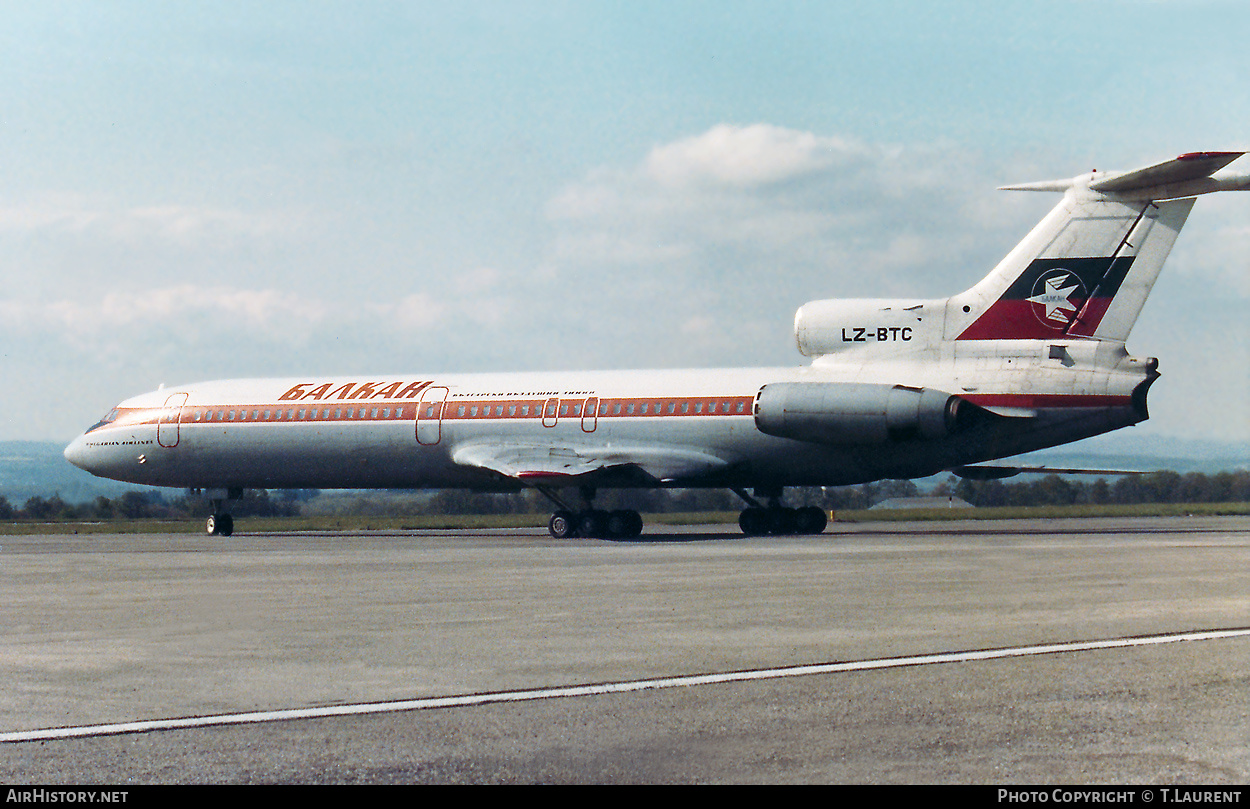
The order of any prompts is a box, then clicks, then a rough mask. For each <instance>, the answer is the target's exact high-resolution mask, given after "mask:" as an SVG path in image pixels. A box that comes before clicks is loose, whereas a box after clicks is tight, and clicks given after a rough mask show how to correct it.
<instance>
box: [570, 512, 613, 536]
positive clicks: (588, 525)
mask: <svg viewBox="0 0 1250 809" xmlns="http://www.w3.org/2000/svg"><path fill="white" fill-rule="evenodd" d="M610 519H611V518H610V516H609V515H608V512H606V511H603V510H602V509H597V508H596V509H591V510H590V511H583V512H582V513H581V514H578V515H577V535H578V536H579V537H593V538H595V539H603V538H604V537H606V536H608V524H609V521H610Z"/></svg>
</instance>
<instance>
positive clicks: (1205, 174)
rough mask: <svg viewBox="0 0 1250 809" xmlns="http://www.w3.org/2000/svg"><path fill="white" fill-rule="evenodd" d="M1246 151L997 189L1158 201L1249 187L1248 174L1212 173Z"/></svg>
mask: <svg viewBox="0 0 1250 809" xmlns="http://www.w3.org/2000/svg"><path fill="white" fill-rule="evenodd" d="M1244 154H1245V152H1190V153H1188V154H1183V155H1180V156H1179V157H1177V158H1175V159H1174V160H1168V161H1165V162H1163V163H1157V164H1155V165H1153V166H1146V167H1145V168H1140V169H1133V170H1132V171H1111V172H1100V171H1093V172H1091V173H1089V174H1084V175H1081V176H1080V177H1073V178H1072V179H1068V180H1044V181H1042V182H1037V183H1020V184H1017V185H1004V186H1000V188H999V190H1000V191H1060V192H1062V191H1067V190H1069V189H1072V188H1082V189H1088V190H1089V191H1092V192H1094V193H1095V194H1102V195H1108V196H1112V197H1115V198H1119V199H1134V200H1161V199H1178V198H1180V197H1190V196H1196V195H1198V194H1210V193H1212V192H1214V191H1246V190H1250V174H1224V175H1221V176H1218V177H1216V176H1212V175H1214V174H1215V172H1217V171H1219V170H1220V169H1222V168H1224V167H1225V166H1227V165H1229V164H1230V163H1232V162H1233V161H1234V160H1236V159H1237V158H1239V157H1241V156H1242V155H1244Z"/></svg>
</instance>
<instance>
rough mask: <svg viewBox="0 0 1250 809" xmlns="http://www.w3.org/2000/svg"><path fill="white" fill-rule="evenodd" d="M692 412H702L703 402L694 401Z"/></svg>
mask: <svg viewBox="0 0 1250 809" xmlns="http://www.w3.org/2000/svg"><path fill="white" fill-rule="evenodd" d="M694 412H696V413H702V412H703V402H696V403H695V406H694Z"/></svg>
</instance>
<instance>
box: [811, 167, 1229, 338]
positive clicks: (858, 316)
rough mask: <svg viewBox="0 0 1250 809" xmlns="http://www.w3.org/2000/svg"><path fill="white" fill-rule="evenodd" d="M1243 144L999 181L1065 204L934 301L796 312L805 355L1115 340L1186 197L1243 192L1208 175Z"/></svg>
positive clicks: (1176, 228)
mask: <svg viewBox="0 0 1250 809" xmlns="http://www.w3.org/2000/svg"><path fill="white" fill-rule="evenodd" d="M1242 154H1244V152H1194V153H1191V154H1184V155H1181V156H1180V157H1178V158H1176V159H1175V160H1169V161H1167V162H1165V163H1160V164H1158V165H1154V166H1149V167H1147V168H1143V169H1137V170H1135V171H1124V172H1099V171H1093V172H1090V173H1089V174H1084V175H1081V176H1079V177H1074V178H1072V179H1070V180H1054V181H1050V182H1042V183H1029V184H1026V185H1013V186H1005V187H1004V190H1013V191H1057V192H1062V193H1063V200H1062V201H1060V203H1059V204H1058V205H1056V206H1055V208H1054V209H1053V210H1052V211H1051V212H1050V213H1049V214H1047V216H1046V218H1045V219H1043V220H1042V221H1041V222H1040V223H1038V225H1037V226H1036V227H1035V228H1033V230H1032V231H1031V232H1030V233H1029V235H1028V236H1026V237H1025V238H1024V240H1023V241H1021V242H1020V244H1018V245H1016V247H1015V249H1013V250H1012V251H1011V252H1010V253H1009V254H1007V257H1006V258H1004V259H1003V260H1002V261H1001V262H999V264H998V266H997V267H995V268H994V270H993V271H992V272H991V273H990V274H989V275H987V276H986V277H985V278H984V279H983V280H982V281H981V282H980V283H978V284H977V285H976V286H974V287H972V288H971V289H969V290H967V291H965V292H962V293H960V294H958V295H954V296H952V297H950V298H944V299H939V300H884V299H874V300H821V301H812V302H810V303H807V304H805V305H804V306H803V307H802V308H800V309H799V311H798V314H797V315H796V317H795V338H796V340H797V342H798V347H799V350H800V351H801V352H802V353H803V354H805V355H807V356H811V357H822V356H829V357H830V359H833V356H832V355H839V354H847V353H848V352H849V354H851V355H855V356H861V357H863V356H865V355H864V353H863V352H868V355H872V356H883V355H890V354H899V355H914V354H915V353H916V352H917V351H923V350H928V349H934V348H936V347H937V346H938V345H940V344H943V343H950V342H964V341H988V340H993V341H999V340H1058V341H1071V340H1077V341H1080V340H1091V339H1092V340H1100V341H1117V342H1119V343H1121V344H1122V343H1123V342H1124V341H1125V340H1126V339H1127V338H1128V335H1129V332H1130V331H1131V330H1132V328H1133V324H1134V323H1136V322H1137V316H1138V314H1139V313H1140V312H1141V309H1142V306H1143V305H1144V304H1145V302H1146V297H1147V296H1148V295H1149V294H1150V289H1151V287H1153V286H1154V283H1155V279H1156V278H1158V276H1159V270H1160V269H1162V267H1163V262H1164V261H1165V260H1166V259H1167V257H1168V253H1169V252H1171V250H1172V245H1173V244H1174V243H1175V242H1176V237H1177V234H1178V233H1179V232H1180V229H1181V227H1182V226H1183V225H1184V224H1185V219H1186V218H1187V217H1188V216H1189V211H1190V209H1191V208H1192V207H1193V204H1194V197H1196V196H1197V195H1199V194H1207V193H1210V192H1212V191H1241V190H1247V189H1250V175H1245V174H1240V175H1234V174H1231V173H1221V174H1216V172H1218V171H1220V170H1221V169H1223V168H1224V167H1225V166H1227V165H1228V164H1230V163H1232V162H1233V161H1234V160H1236V159H1237V158H1238V157H1240V156H1241V155H1242Z"/></svg>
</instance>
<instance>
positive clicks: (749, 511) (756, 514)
mask: <svg viewBox="0 0 1250 809" xmlns="http://www.w3.org/2000/svg"><path fill="white" fill-rule="evenodd" d="M738 527H739V528H741V529H742V533H744V534H746V535H747V536H749V537H758V536H763V535H764V534H767V533H768V512H767V511H765V510H764V509H762V508H758V507H756V506H751V507H750V508H744V509H742V513H741V514H739V515H738Z"/></svg>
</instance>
